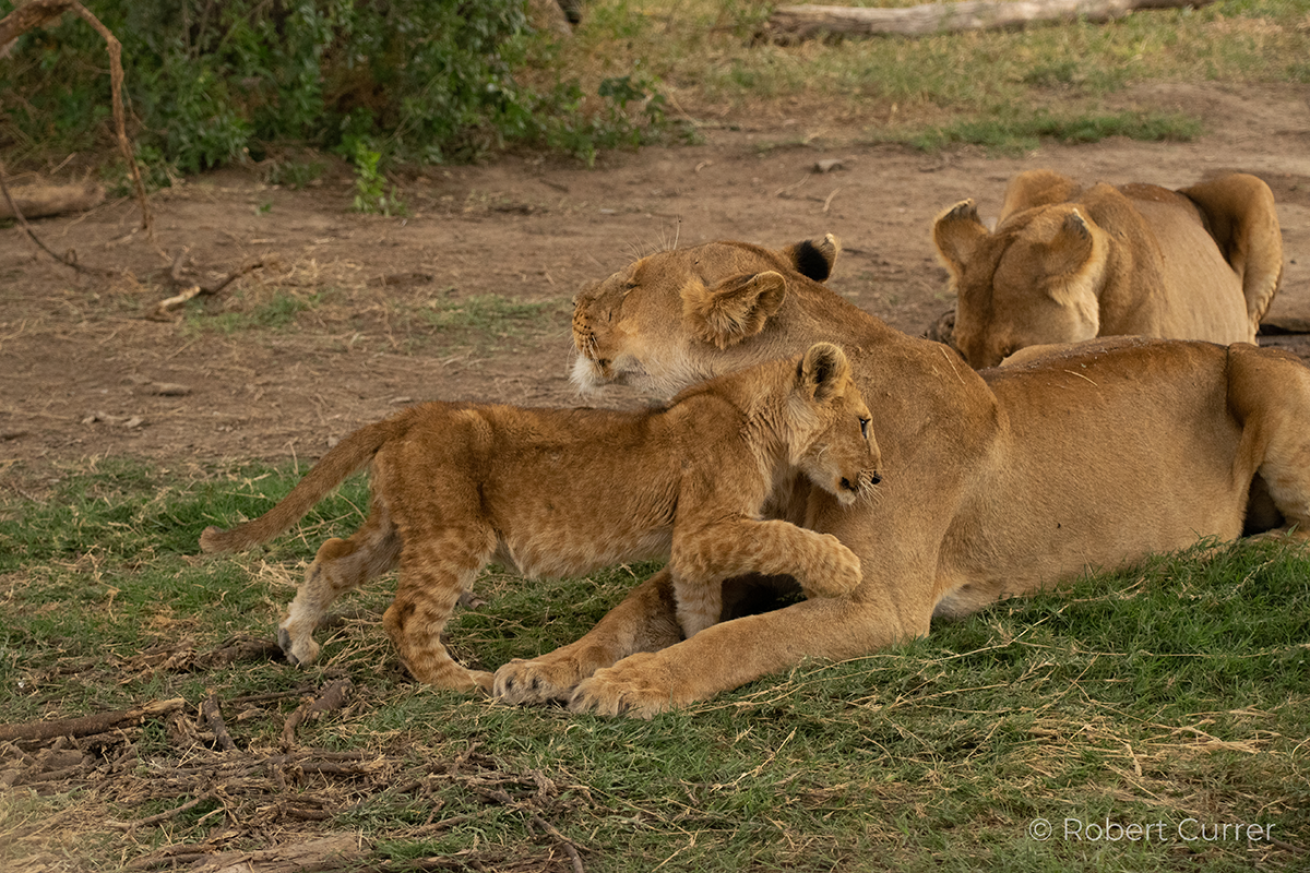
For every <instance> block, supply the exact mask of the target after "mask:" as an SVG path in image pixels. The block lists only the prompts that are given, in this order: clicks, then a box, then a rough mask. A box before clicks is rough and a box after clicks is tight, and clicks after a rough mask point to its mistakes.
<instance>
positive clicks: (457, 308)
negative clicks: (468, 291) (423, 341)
mask: <svg viewBox="0 0 1310 873" xmlns="http://www.w3.org/2000/svg"><path fill="white" fill-rule="evenodd" d="M570 312H571V307H570V305H569V302H568V300H566V299H564V298H560V299H558V300H545V301H523V300H511V299H509V298H507V297H502V296H501V295H499V294H478V295H475V296H473V297H467V298H464V299H461V300H451V299H437V300H433V301H432V302H431V303H430V304H429V306H428V307H426V308H424V309H422V310H420V312H419V314H420V319H421V322H422V323H423V324H426V325H427V327H428V328H432V329H435V330H436V332H437V336H438V337H439V338H440V339H441V340H444V341H445V342H446V343H447V344H450V345H480V344H481V345H485V344H486V343H489V342H495V341H497V340H503V339H510V338H521V337H525V336H532V335H540V334H541V333H543V332H546V331H549V330H551V329H553V328H558V327H560V326H561V325H565V324H567V323H568V315H569V313H570Z"/></svg>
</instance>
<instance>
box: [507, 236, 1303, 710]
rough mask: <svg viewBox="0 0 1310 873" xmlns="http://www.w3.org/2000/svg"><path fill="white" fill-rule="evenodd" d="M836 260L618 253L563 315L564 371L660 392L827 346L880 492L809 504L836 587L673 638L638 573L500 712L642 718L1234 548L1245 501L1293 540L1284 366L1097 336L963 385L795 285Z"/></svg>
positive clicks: (814, 251)
mask: <svg viewBox="0 0 1310 873" xmlns="http://www.w3.org/2000/svg"><path fill="white" fill-rule="evenodd" d="M836 254H837V246H836V242H835V240H833V239H832V237H828V238H827V239H824V240H820V241H815V242H810V243H801V244H798V245H795V246H791V247H790V248H788V249H785V250H782V251H771V250H767V249H763V248H759V247H757V246H753V245H747V244H745V243H740V242H716V243H710V244H708V245H702V246H699V247H696V248H688V249H680V250H675V251H665V252H661V253H659V254H655V255H651V256H650V257H646V258H642V259H641V260H639V261H637V262H636V263H634V264H632V265H631V266H629V267H626V268H624V269H623V270H620V271H619V272H618V273H615V274H614V275H613V276H610V277H609V278H608V279H605V280H604V281H603V282H601V283H599V284H598V285H596V286H595V287H594V288H592V289H591V290H589V291H586V292H584V293H583V294H581V295H580V296H579V297H578V299H577V301H576V308H575V310H574V319H573V331H574V340H575V343H576V346H577V350H578V352H579V360H578V363H577V366H576V367H575V369H574V377H575V378H576V380H577V381H578V382H579V383H580V384H581V385H583V386H600V385H604V384H607V383H625V384H630V385H635V386H638V387H641V388H644V389H646V390H648V391H651V392H658V393H664V392H669V391H673V390H676V389H678V388H680V387H681V386H682V385H684V384H686V383H687V382H688V381H690V380H693V379H699V378H704V377H706V376H710V375H713V374H716V373H726V372H731V371H733V370H735V369H737V368H739V367H744V366H748V365H750V364H753V363H755V362H758V361H761V360H766V359H768V358H771V357H774V356H776V355H779V354H785V353H787V352H789V351H794V350H796V349H798V348H804V347H805V346H806V345H807V344H809V343H811V342H813V341H814V340H815V338H817V337H826V338H830V339H831V340H832V341H834V342H837V343H840V344H841V345H842V346H843V347H844V348H845V349H846V351H847V354H848V355H849V356H850V359H851V365H852V368H853V371H854V373H855V378H856V380H857V381H858V382H859V384H860V386H861V388H862V389H863V391H864V395H865V397H866V398H868V399H869V402H870V408H871V415H872V416H873V419H874V429H875V431H876V432H877V434H878V444H879V447H880V448H881V450H882V459H883V464H884V467H883V471H884V473H885V474H886V477H887V478H886V480H885V481H884V483H883V485H882V486H880V487H879V489H878V497H877V499H876V500H874V501H867V502H861V503H859V504H857V505H855V506H852V507H849V508H844V507H841V506H840V505H839V504H838V503H837V502H836V501H835V500H833V499H831V498H830V497H829V496H828V495H827V494H825V493H821V492H819V491H818V490H817V489H811V490H810V493H809V495H808V512H807V514H806V518H805V524H806V526H807V527H811V528H813V529H815V530H820V531H825V532H828V533H833V534H836V535H837V536H838V538H840V539H841V541H842V542H843V543H845V544H846V545H848V546H850V548H851V550H852V551H854V552H855V554H856V555H858V556H859V558H860V566H861V571H862V573H863V579H862V581H861V584H860V586H859V587H858V588H856V589H855V590H854V591H852V592H850V593H849V594H848V595H846V596H843V597H838V598H822V599H817V598H816V599H809V600H804V601H801V602H799V603H795V604H793V605H789V606H786V607H784V608H782V609H778V610H775V611H772V612H766V613H762V614H758V615H752V616H747V617H742V618H736V619H733V620H730V621H725V622H722V623H720V624H717V625H714V626H713V627H709V628H706V629H705V630H704V631H702V632H701V633H699V634H697V635H696V636H694V637H692V638H691V639H687V640H680V639H679V638H678V636H677V635H676V634H675V633H672V632H670V627H671V622H670V621H669V618H668V617H669V615H670V609H671V606H670V604H671V602H672V599H671V597H670V596H669V594H668V590H669V576H668V574H667V573H664V572H661V573H659V574H657V575H655V576H653V577H651V578H650V579H649V580H647V581H646V582H644V583H642V584H641V585H640V586H638V587H637V588H636V589H634V591H633V592H632V593H631V594H630V595H629V597H628V598H627V599H626V600H625V601H623V603H621V604H620V605H619V606H617V607H616V608H615V609H614V610H613V611H611V612H610V613H609V614H608V615H607V616H606V617H605V618H604V619H602V620H601V622H600V623H599V624H598V625H597V627H596V628H595V629H593V630H592V631H591V632H590V633H588V634H587V635H586V636H584V637H583V638H582V639H581V640H579V641H578V642H576V643H573V644H572V645H568V646H565V647H563V648H561V649H558V650H556V651H555V652H553V653H550V654H547V655H544V656H541V657H539V658H536V659H533V660H528V661H523V660H519V661H512V662H510V663H508V664H506V665H504V666H502V667H501V668H500V670H498V671H497V673H496V682H495V693H496V694H497V695H498V696H499V697H500V698H501V699H503V700H506V701H510V702H532V701H540V700H546V699H551V698H564V699H569V700H570V705H571V706H572V708H573V709H575V710H579V711H582V710H594V711H596V712H600V713H618V712H621V711H626V712H629V713H632V714H637V715H649V714H651V713H654V712H658V711H661V710H664V709H668V708H670V707H675V706H679V705H682V704H686V703H689V702H691V701H695V700H703V699H705V698H708V697H710V696H712V695H714V694H716V693H717V692H720V691H724V690H726V689H730V688H735V687H737V686H739V685H741V684H743V683H745V682H749V681H751V680H753V679H756V678H758V677H760V676H763V675H765V674H768V673H772V672H776V671H780V670H786V669H788V668H791V667H793V666H795V665H796V664H797V663H798V662H800V661H801V659H803V658H806V657H821V658H831V659H844V658H854V657H859V656H861V655H865V654H868V653H870V652H873V651H875V650H877V649H879V648H882V647H884V646H888V645H891V644H893V643H896V642H899V641H903V640H907V639H909V638H912V637H916V636H921V635H924V634H926V633H928V630H929V622H930V621H931V620H932V618H933V616H934V615H937V616H962V615H966V614H968V613H970V612H973V611H975V610H978V609H980V608H982V607H984V606H986V605H988V604H990V603H992V602H994V601H995V600H997V599H998V598H1001V597H1006V596H1010V595H1016V594H1022V593H1025V592H1031V591H1034V590H1036V589H1039V588H1043V587H1047V586H1051V585H1055V584H1057V583H1059V582H1061V581H1063V580H1067V579H1069V578H1071V577H1075V576H1077V575H1078V574H1079V573H1081V572H1082V571H1083V569H1084V568H1087V567H1105V568H1111V567H1118V566H1121V565H1124V564H1126V563H1128V562H1132V561H1134V560H1136V559H1139V558H1141V557H1142V556H1144V555H1146V554H1147V553H1150V552H1161V551H1169V550H1174V549H1179V548H1182V547H1185V546H1189V545H1191V544H1193V543H1195V542H1197V540H1198V538H1201V537H1215V538H1218V539H1220V540H1228V539H1232V538H1234V537H1237V536H1239V535H1240V534H1241V533H1242V532H1243V523H1244V521H1245V520H1246V518H1247V515H1248V502H1249V495H1250V494H1251V493H1252V491H1253V490H1255V489H1253V483H1260V484H1261V488H1260V489H1258V491H1259V492H1261V493H1266V492H1267V495H1268V498H1269V499H1270V500H1271V503H1272V505H1271V506H1270V507H1269V508H1270V509H1274V508H1276V510H1277V512H1276V513H1274V515H1275V518H1274V521H1276V522H1277V523H1279V524H1282V525H1284V526H1286V525H1296V526H1297V530H1296V536H1298V537H1300V538H1303V539H1304V538H1306V537H1307V533H1308V532H1310V369H1307V368H1306V367H1305V366H1303V365H1302V364H1300V363H1299V362H1297V361H1296V360H1295V359H1293V358H1292V357H1290V356H1289V355H1286V354H1284V353H1282V352H1279V351H1275V350H1270V349H1259V348H1256V347H1254V346H1250V345H1246V344H1236V345H1233V346H1230V347H1225V346H1219V345H1212V344H1210V343H1204V342H1184V341H1163V340H1147V339H1141V338H1120V339H1110V340H1097V341H1094V342H1092V343H1091V344H1089V345H1086V346H1083V347H1080V348H1078V349H1076V350H1073V351H1069V352H1066V353H1064V354H1056V355H1055V356H1047V357H1045V358H1041V359H1038V360H1036V361H1033V362H1031V363H1027V364H1022V365H1019V366H1015V367H1011V368H1003V369H996V370H986V371H983V372H982V373H979V372H976V371H974V370H972V369H970V368H969V367H968V366H967V365H966V364H965V363H964V361H963V360H961V359H960V358H959V357H958V356H956V355H954V354H952V353H950V352H948V350H947V349H946V348H945V347H943V346H942V345H940V344H938V343H934V342H930V341H928V340H924V339H916V338H912V337H908V336H906V335H904V334H902V333H900V332H898V331H896V330H893V329H891V328H889V327H887V326H886V325H885V324H883V323H882V322H881V321H879V320H878V319H876V318H874V317H873V316H871V315H869V314H868V313H866V312H864V311H863V310H861V309H858V308H857V307H855V306H854V305H852V304H851V303H849V302H847V301H846V300H844V299H842V298H841V297H839V296H838V295H836V294H835V293H833V292H832V291H830V290H829V289H828V288H826V287H824V286H823V285H822V284H820V283H819V281H815V280H822V279H824V278H826V277H827V275H828V271H829V269H830V268H831V264H832V261H833V259H834V258H835V257H836ZM711 315H713V317H711ZM725 316H730V317H725Z"/></svg>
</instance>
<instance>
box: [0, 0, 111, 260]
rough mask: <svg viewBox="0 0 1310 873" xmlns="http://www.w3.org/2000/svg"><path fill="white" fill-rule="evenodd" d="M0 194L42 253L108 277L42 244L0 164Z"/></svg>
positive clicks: (73, 257) (72, 257)
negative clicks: (10, 187) (19, 207)
mask: <svg viewBox="0 0 1310 873" xmlns="http://www.w3.org/2000/svg"><path fill="white" fill-rule="evenodd" d="M6 20H7V19H6ZM0 23H3V22H0ZM0 192H3V193H4V196H5V203H7V204H8V205H9V211H10V212H12V213H13V214H14V218H16V219H17V220H18V223H19V224H20V225H22V226H23V231H24V232H25V233H26V234H27V235H28V237H29V238H30V239H31V240H32V242H34V243H36V244H37V245H38V246H39V247H40V248H41V250H42V251H44V252H45V253H46V254H47V255H49V256H50V257H52V258H54V259H55V260H56V261H58V262H59V263H61V264H63V265H64V266H65V267H71V268H72V269H74V270H77V271H78V272H79V273H90V274H93V275H100V276H106V275H109V271H108V270H97V269H93V268H91V267H84V266H82V265H81V264H79V263H78V262H77V260H76V259H75V256H72V252H71V251H70V253H69V255H70V256H67V257H66V256H62V255H57V254H55V253H54V252H53V251H51V249H50V247H49V246H47V245H46V244H45V243H44V242H42V241H41V238H40V237H39V236H37V235H36V231H34V230H32V225H30V224H28V223H27V218H26V216H24V215H23V213H22V212H20V211H19V209H18V204H17V203H15V202H14V198H13V196H12V195H11V194H10V193H9V185H8V184H7V183H6V182H5V166H4V164H3V163H0Z"/></svg>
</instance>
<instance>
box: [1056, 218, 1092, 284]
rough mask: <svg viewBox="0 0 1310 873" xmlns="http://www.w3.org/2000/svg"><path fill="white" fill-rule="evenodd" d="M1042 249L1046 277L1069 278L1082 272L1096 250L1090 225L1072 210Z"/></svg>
mask: <svg viewBox="0 0 1310 873" xmlns="http://www.w3.org/2000/svg"><path fill="white" fill-rule="evenodd" d="M1044 248H1045V251H1044V253H1043V254H1044V260H1045V269H1046V274H1047V275H1048V276H1071V275H1073V274H1075V273H1079V272H1082V271H1083V270H1084V269H1085V268H1086V266H1087V262H1088V261H1090V260H1091V259H1092V255H1093V254H1094V252H1095V248H1096V246H1095V240H1094V239H1093V237H1092V228H1091V225H1090V224H1089V223H1088V220H1087V219H1086V218H1085V217H1084V216H1083V214H1082V213H1081V212H1079V211H1078V210H1077V209H1072V210H1070V211H1069V214H1068V215H1066V216H1065V217H1064V221H1062V222H1060V226H1059V227H1058V228H1057V229H1056V231H1055V235H1054V236H1053V237H1051V239H1050V241H1049V242H1047V243H1046V245H1045V247H1044Z"/></svg>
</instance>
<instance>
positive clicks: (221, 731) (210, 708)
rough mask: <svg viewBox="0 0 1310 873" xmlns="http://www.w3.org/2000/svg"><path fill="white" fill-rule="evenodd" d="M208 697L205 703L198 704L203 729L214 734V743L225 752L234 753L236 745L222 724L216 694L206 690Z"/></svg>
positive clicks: (221, 712)
mask: <svg viewBox="0 0 1310 873" xmlns="http://www.w3.org/2000/svg"><path fill="white" fill-rule="evenodd" d="M207 690H208V692H209V696H208V697H206V698H205V702H204V703H202V704H200V717H201V718H203V719H204V720H205V727H207V728H209V729H210V730H211V731H213V732H214V742H215V743H217V744H218V747H219V748H220V749H222V750H223V751H225V752H232V751H236V747H237V744H236V743H234V742H232V736H231V735H230V734H229V733H228V732H227V725H226V724H224V723H223V711H222V710H221V709H220V708H219V705H218V694H217V692H215V691H214V689H212V688H210V689H207Z"/></svg>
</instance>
